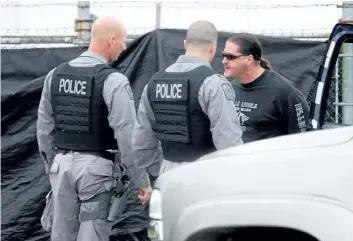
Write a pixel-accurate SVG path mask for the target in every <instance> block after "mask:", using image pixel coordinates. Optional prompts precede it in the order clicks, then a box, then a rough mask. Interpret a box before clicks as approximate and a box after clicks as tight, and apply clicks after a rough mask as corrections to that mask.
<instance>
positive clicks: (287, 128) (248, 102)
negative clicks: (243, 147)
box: [232, 70, 309, 143]
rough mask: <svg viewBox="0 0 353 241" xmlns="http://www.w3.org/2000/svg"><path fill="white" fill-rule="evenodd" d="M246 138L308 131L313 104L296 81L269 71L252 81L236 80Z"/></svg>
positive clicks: (235, 86)
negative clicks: (243, 82) (310, 110)
mask: <svg viewBox="0 0 353 241" xmlns="http://www.w3.org/2000/svg"><path fill="white" fill-rule="evenodd" d="M232 85H233V87H234V91H235V106H236V109H237V111H238V114H239V119H240V124H241V126H242V129H243V141H244V142H245V143H246V142H251V141H256V140H261V139H266V138H269V137H275V136H280V135H286V134H292V133H298V132H304V131H306V130H307V127H308V126H309V125H308V124H309V106H308V104H307V102H306V100H305V98H304V96H303V94H302V93H301V91H300V90H299V89H298V88H297V87H296V86H295V84H294V83H292V82H291V81H289V80H287V79H286V78H284V77H283V76H281V75H280V74H278V73H276V72H274V71H271V70H265V72H264V73H263V74H262V75H261V76H260V77H259V78H257V79H256V80H254V81H253V82H251V83H248V84H241V83H240V82H239V81H237V80H234V81H232Z"/></svg>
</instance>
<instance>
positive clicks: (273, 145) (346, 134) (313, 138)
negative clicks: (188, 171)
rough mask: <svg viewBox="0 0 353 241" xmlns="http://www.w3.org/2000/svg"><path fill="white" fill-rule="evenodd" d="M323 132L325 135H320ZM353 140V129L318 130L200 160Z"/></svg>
mask: <svg viewBox="0 0 353 241" xmlns="http://www.w3.org/2000/svg"><path fill="white" fill-rule="evenodd" d="M318 132H323V133H318ZM352 138H353V127H351V126H349V127H341V128H336V129H329V130H318V131H311V132H306V133H299V134H292V135H287V136H280V137H275V138H270V139H266V140H260V141H255V142H251V143H247V144H244V145H240V146H235V147H230V148H226V149H223V150H220V151H216V152H214V153H211V154H209V155H205V156H203V157H201V158H200V159H199V160H207V159H213V158H216V157H221V156H229V155H246V154H254V153H263V152H272V151H283V150H294V149H310V148H313V147H325V146H332V145H337V144H340V143H344V142H347V141H348V140H350V139H352Z"/></svg>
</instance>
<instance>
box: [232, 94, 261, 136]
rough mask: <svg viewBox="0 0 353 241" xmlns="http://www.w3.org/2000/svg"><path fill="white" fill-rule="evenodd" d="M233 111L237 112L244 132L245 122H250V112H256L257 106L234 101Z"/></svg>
mask: <svg viewBox="0 0 353 241" xmlns="http://www.w3.org/2000/svg"><path fill="white" fill-rule="evenodd" d="M235 109H236V110H237V111H238V115H239V121H240V126H241V129H242V130H243V131H246V122H247V121H248V120H250V117H249V116H250V115H251V112H252V111H256V109H257V104H255V103H252V102H245V101H239V100H237V101H235ZM245 113H248V114H245Z"/></svg>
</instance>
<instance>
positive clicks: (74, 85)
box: [59, 79, 87, 95]
mask: <svg viewBox="0 0 353 241" xmlns="http://www.w3.org/2000/svg"><path fill="white" fill-rule="evenodd" d="M86 84H87V81H83V80H71V79H60V83H59V92H62V89H63V90H64V92H65V93H70V94H78V95H86V91H85V90H86Z"/></svg>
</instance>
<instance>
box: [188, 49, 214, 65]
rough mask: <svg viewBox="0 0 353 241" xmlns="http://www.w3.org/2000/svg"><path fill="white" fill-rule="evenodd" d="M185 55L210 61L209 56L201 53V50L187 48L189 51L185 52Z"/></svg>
mask: <svg viewBox="0 0 353 241" xmlns="http://www.w3.org/2000/svg"><path fill="white" fill-rule="evenodd" d="M185 56H193V57H198V58H201V59H203V60H205V61H206V62H207V63H209V62H210V60H209V57H208V56H207V55H206V54H204V53H201V52H199V51H192V50H187V51H186V52H185Z"/></svg>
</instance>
